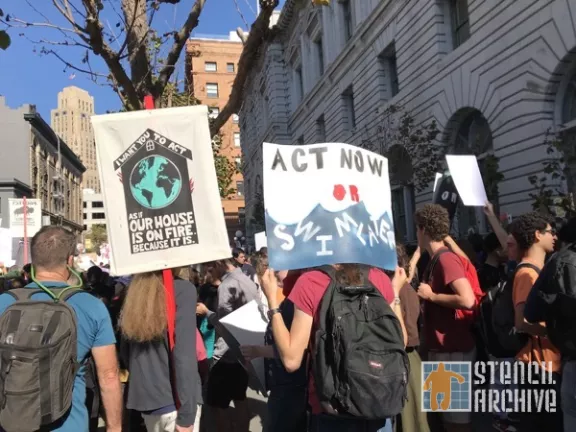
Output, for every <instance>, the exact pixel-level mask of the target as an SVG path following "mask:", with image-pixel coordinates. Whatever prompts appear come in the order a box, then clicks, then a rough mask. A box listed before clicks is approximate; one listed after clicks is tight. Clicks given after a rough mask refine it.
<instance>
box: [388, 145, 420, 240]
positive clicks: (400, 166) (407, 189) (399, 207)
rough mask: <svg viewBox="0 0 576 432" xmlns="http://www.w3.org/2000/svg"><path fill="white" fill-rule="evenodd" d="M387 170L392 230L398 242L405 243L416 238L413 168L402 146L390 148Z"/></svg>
mask: <svg viewBox="0 0 576 432" xmlns="http://www.w3.org/2000/svg"><path fill="white" fill-rule="evenodd" d="M386 157H387V158H388V171H389V173H390V192H391V194H392V215H393V217H394V231H395V235H396V241H397V242H398V243H407V242H410V241H413V240H415V239H416V236H415V230H414V209H415V198H414V186H413V185H412V178H413V175H414V170H413V167H412V159H411V158H410V155H409V154H408V151H407V150H406V148H404V147H403V146H401V145H399V144H397V145H394V146H392V147H391V148H390V150H389V151H388V154H387V155H386Z"/></svg>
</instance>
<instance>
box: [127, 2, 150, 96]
mask: <svg viewBox="0 0 576 432" xmlns="http://www.w3.org/2000/svg"><path fill="white" fill-rule="evenodd" d="M122 11H123V13H124V18H125V19H126V22H131V23H132V25H131V26H130V28H129V29H127V31H126V41H127V43H128V44H127V46H128V52H129V53H130V55H129V56H128V61H129V62H130V70H131V79H132V84H133V85H134V87H135V88H136V91H137V92H138V93H139V97H140V98H141V99H142V98H143V97H144V96H145V95H146V89H149V88H151V87H152V73H151V70H150V56H149V53H148V33H149V31H150V26H149V25H148V16H147V14H146V0H123V1H122ZM153 13H154V9H152V14H153ZM142 90H144V91H142Z"/></svg>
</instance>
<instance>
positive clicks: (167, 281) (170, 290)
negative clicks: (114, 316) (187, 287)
mask: <svg viewBox="0 0 576 432" xmlns="http://www.w3.org/2000/svg"><path fill="white" fill-rule="evenodd" d="M144 108H145V109H147V110H152V109H154V108H155V106H154V98H153V97H152V96H150V95H147V96H144ZM162 279H163V282H164V291H165V294H166V315H167V316H166V317H167V318H168V323H167V324H168V346H169V347H170V351H172V350H173V349H174V344H175V342H176V338H175V333H176V296H175V295H174V276H173V275H172V270H171V269H164V270H162ZM171 381H172V392H173V393H174V399H175V402H176V408H177V409H178V408H180V401H179V399H178V394H177V393H176V385H175V377H174V376H172V377H171Z"/></svg>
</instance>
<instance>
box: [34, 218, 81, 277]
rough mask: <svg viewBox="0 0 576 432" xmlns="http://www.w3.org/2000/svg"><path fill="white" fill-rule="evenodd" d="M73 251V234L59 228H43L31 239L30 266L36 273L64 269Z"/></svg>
mask: <svg viewBox="0 0 576 432" xmlns="http://www.w3.org/2000/svg"><path fill="white" fill-rule="evenodd" d="M75 250H76V238H75V236H74V234H72V233H71V232H70V231H68V230H67V229H65V228H62V227H59V226H45V227H43V228H42V229H41V230H40V231H38V233H36V235H35V236H34V237H33V238H32V243H31V254H32V265H33V266H34V267H35V268H36V270H37V271H38V270H40V271H42V270H43V271H54V270H59V269H62V268H66V266H67V265H68V264H69V261H70V257H73V256H74V252H75Z"/></svg>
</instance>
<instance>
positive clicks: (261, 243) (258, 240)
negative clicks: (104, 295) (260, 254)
mask: <svg viewBox="0 0 576 432" xmlns="http://www.w3.org/2000/svg"><path fill="white" fill-rule="evenodd" d="M254 243H255V246H256V250H257V251H259V250H260V249H262V248H263V247H268V239H267V238H266V231H262V232H259V233H256V234H254Z"/></svg>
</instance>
